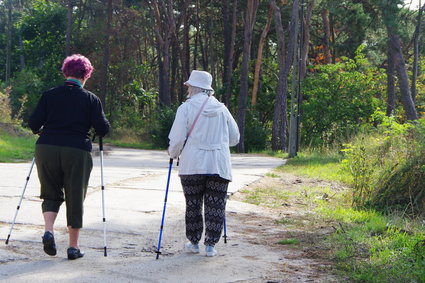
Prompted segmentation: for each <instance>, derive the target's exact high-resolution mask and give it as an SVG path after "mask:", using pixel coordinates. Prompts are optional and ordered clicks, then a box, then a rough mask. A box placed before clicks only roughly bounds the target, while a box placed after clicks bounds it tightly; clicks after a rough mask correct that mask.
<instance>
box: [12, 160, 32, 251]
mask: <svg viewBox="0 0 425 283" xmlns="http://www.w3.org/2000/svg"><path fill="white" fill-rule="evenodd" d="M34 162H35V157H33V158H32V162H31V167H30V172H29V173H28V176H27V179H26V181H25V185H24V189H23V191H22V194H21V199H20V200H19V203H18V206H17V207H16V212H15V217H13V221H12V225H11V226H10V231H9V235H7V239H6V245H7V244H9V238H10V234H12V229H13V226H14V225H15V221H16V217H17V216H18V211H19V208H20V207H21V203H22V199H23V198H24V194H25V190H26V189H27V185H28V181H29V180H30V176H31V171H32V168H33V167H34Z"/></svg>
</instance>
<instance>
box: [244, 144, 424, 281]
mask: <svg viewBox="0 0 425 283" xmlns="http://www.w3.org/2000/svg"><path fill="white" fill-rule="evenodd" d="M278 171H282V172H286V173H291V174H294V175H296V176H303V177H307V178H313V179H321V180H330V181H337V182H341V183H344V184H345V185H346V186H348V185H347V184H349V183H350V182H351V179H350V176H349V175H348V173H347V172H346V171H345V170H343V165H342V164H341V157H340V156H339V154H335V153H314V152H309V153H304V154H299V156H298V157H296V158H293V159H290V160H289V161H288V164H287V165H284V166H282V167H280V168H279V169H278ZM274 175H276V173H271V174H270V175H269V177H275V176H274ZM244 192H245V193H246V194H247V195H246V201H247V202H250V203H253V204H257V205H261V206H266V207H272V208H273V207H279V206H280V204H281V203H282V202H285V203H289V204H291V205H295V203H302V204H303V206H302V208H303V210H305V211H309V212H311V213H312V216H311V217H312V219H313V218H314V220H313V222H311V221H306V222H305V221H302V217H303V216H300V217H299V218H297V217H296V216H293V217H291V218H290V219H288V218H282V219H280V220H278V221H276V224H277V225H285V226H284V227H285V229H287V230H288V231H290V229H291V228H294V229H296V230H297V231H301V230H302V229H305V230H306V231H311V227H309V226H310V225H325V226H328V227H329V226H332V227H333V230H334V232H333V233H331V234H330V235H329V236H328V237H326V238H325V239H323V238H322V237H317V239H316V242H315V243H314V244H313V245H314V247H317V246H321V247H324V252H323V255H322V256H323V257H325V258H326V259H327V260H332V261H333V262H334V263H335V267H336V270H337V272H338V273H340V275H341V278H346V279H345V280H348V281H349V282H423V283H425V222H424V221H423V218H421V219H417V220H415V219H408V218H405V217H402V216H401V213H398V214H395V213H393V214H389V215H383V214H382V213H380V212H377V211H375V210H366V209H355V208H353V207H351V200H350V197H349V196H350V194H347V191H344V190H339V191H335V190H331V188H329V187H319V186H314V185H311V184H309V185H308V186H300V187H299V189H298V191H295V192H294V190H293V189H292V190H291V191H290V192H289V191H285V190H284V189H282V188H278V187H277V186H276V188H273V187H269V188H257V189H254V190H246V191H244ZM325 194H326V195H329V196H331V197H330V198H329V199H326V200H325V198H322V197H321V196H323V195H325ZM298 243H299V242H297V239H295V238H294V239H292V238H289V239H282V240H281V241H279V244H282V245H298Z"/></svg>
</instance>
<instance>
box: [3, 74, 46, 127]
mask: <svg viewBox="0 0 425 283" xmlns="http://www.w3.org/2000/svg"><path fill="white" fill-rule="evenodd" d="M11 82H12V83H11V84H12V90H11V96H10V97H11V105H12V116H13V117H14V118H18V119H22V120H23V121H24V122H27V121H28V119H29V116H30V115H31V113H32V111H33V110H34V108H35V106H36V105H37V102H38V100H39V98H40V96H41V94H42V91H43V82H42V81H41V79H40V77H39V76H38V74H37V71H36V70H31V69H29V68H28V69H25V70H23V71H20V72H18V73H17V74H16V75H15V77H14V78H13V79H12V81H11Z"/></svg>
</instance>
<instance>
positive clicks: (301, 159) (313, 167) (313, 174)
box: [278, 152, 352, 184]
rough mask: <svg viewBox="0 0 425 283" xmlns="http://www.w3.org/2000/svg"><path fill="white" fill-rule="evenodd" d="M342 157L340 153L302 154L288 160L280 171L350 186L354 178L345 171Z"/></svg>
mask: <svg viewBox="0 0 425 283" xmlns="http://www.w3.org/2000/svg"><path fill="white" fill-rule="evenodd" d="M341 159H342V156H341V155H339V154H338V153H331V154H323V153H317V152H313V153H300V154H298V156H296V157H294V158H291V159H288V162H287V164H286V165H283V166H281V167H279V169H278V170H281V171H283V172H288V173H292V174H294V175H300V176H304V177H309V178H317V179H323V180H329V181H337V182H342V183H345V184H349V183H350V182H351V180H352V177H351V176H350V175H349V173H348V172H347V171H346V170H344V166H343V165H342V163H341Z"/></svg>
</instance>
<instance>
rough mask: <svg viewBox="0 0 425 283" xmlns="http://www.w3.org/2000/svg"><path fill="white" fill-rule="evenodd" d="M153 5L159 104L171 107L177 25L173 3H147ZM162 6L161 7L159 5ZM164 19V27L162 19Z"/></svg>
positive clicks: (169, 1) (169, 0)
mask: <svg viewBox="0 0 425 283" xmlns="http://www.w3.org/2000/svg"><path fill="white" fill-rule="evenodd" d="M147 3H148V4H150V5H152V9H151V11H152V12H153V16H154V18H155V26H154V31H155V35H156V48H157V52H158V58H157V59H158V74H159V95H158V96H159V104H160V106H170V105H171V95H170V44H171V40H172V38H173V37H174V36H175V35H174V32H175V29H176V24H175V20H174V15H173V3H172V1H171V0H168V1H167V2H164V1H159V3H158V1H156V0H155V1H147ZM158 4H159V5H160V6H159V5H158ZM161 16H163V17H164V19H165V20H164V22H165V23H164V26H162V23H163V21H162V18H161Z"/></svg>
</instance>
